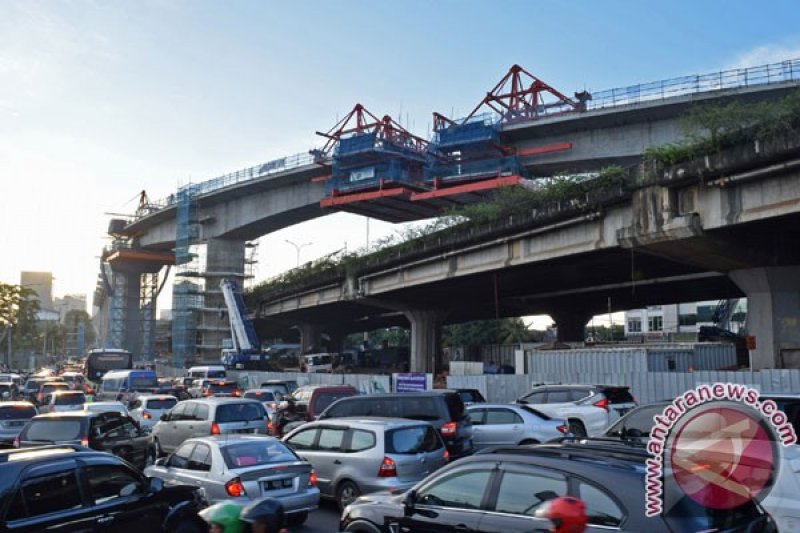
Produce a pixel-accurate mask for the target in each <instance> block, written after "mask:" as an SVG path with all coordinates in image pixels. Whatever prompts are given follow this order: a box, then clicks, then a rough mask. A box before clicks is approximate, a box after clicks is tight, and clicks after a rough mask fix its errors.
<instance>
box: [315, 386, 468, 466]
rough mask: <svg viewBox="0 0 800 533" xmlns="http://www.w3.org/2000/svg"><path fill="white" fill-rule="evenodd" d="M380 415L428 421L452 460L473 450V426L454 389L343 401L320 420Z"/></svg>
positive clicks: (355, 398)
mask: <svg viewBox="0 0 800 533" xmlns="http://www.w3.org/2000/svg"><path fill="white" fill-rule="evenodd" d="M361 416H379V417H390V418H408V419H411V420H422V421H424V422H430V423H431V424H432V425H433V426H434V427H435V428H437V429H438V430H439V434H440V435H441V436H442V439H444V443H445V445H446V446H447V452H448V453H449V454H450V458H451V459H457V458H459V457H461V456H464V455H469V454H470V453H472V451H473V445H472V423H471V421H470V418H469V416H468V415H467V412H466V410H465V409H464V402H462V401H461V396H460V395H459V394H458V393H457V392H456V391H454V390H450V389H434V390H430V391H426V392H402V393H386V394H368V395H363V396H353V397H352V398H343V399H341V400H339V401H337V402H336V403H334V404H332V405H331V406H330V407H328V408H327V409H325V411H323V412H322V414H321V415H320V416H319V419H320V420H329V419H332V418H343V417H361Z"/></svg>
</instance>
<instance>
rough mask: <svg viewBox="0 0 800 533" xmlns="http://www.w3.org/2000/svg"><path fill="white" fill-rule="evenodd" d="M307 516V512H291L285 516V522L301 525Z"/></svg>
mask: <svg viewBox="0 0 800 533" xmlns="http://www.w3.org/2000/svg"><path fill="white" fill-rule="evenodd" d="M306 518H308V513H307V512H306V511H303V512H302V513H292V514H290V515H287V516H286V523H287V524H288V525H290V526H301V525H303V522H305V521H306Z"/></svg>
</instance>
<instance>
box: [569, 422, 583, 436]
mask: <svg viewBox="0 0 800 533" xmlns="http://www.w3.org/2000/svg"><path fill="white" fill-rule="evenodd" d="M569 432H570V433H572V434H573V435H575V436H576V437H585V436H586V427H585V426H584V425H583V422H581V421H580V420H570V421H569Z"/></svg>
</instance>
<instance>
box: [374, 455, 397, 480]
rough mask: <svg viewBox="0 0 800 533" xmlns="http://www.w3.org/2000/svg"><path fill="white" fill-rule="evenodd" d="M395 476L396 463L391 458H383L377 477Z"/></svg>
mask: <svg viewBox="0 0 800 533" xmlns="http://www.w3.org/2000/svg"><path fill="white" fill-rule="evenodd" d="M395 476H397V463H395V462H394V459H392V458H391V457H384V458H383V462H381V467H380V468H379V469H378V477H395Z"/></svg>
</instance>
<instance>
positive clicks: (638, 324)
mask: <svg viewBox="0 0 800 533" xmlns="http://www.w3.org/2000/svg"><path fill="white" fill-rule="evenodd" d="M628 332H629V333H641V332H642V321H641V319H639V318H635V319H628Z"/></svg>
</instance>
